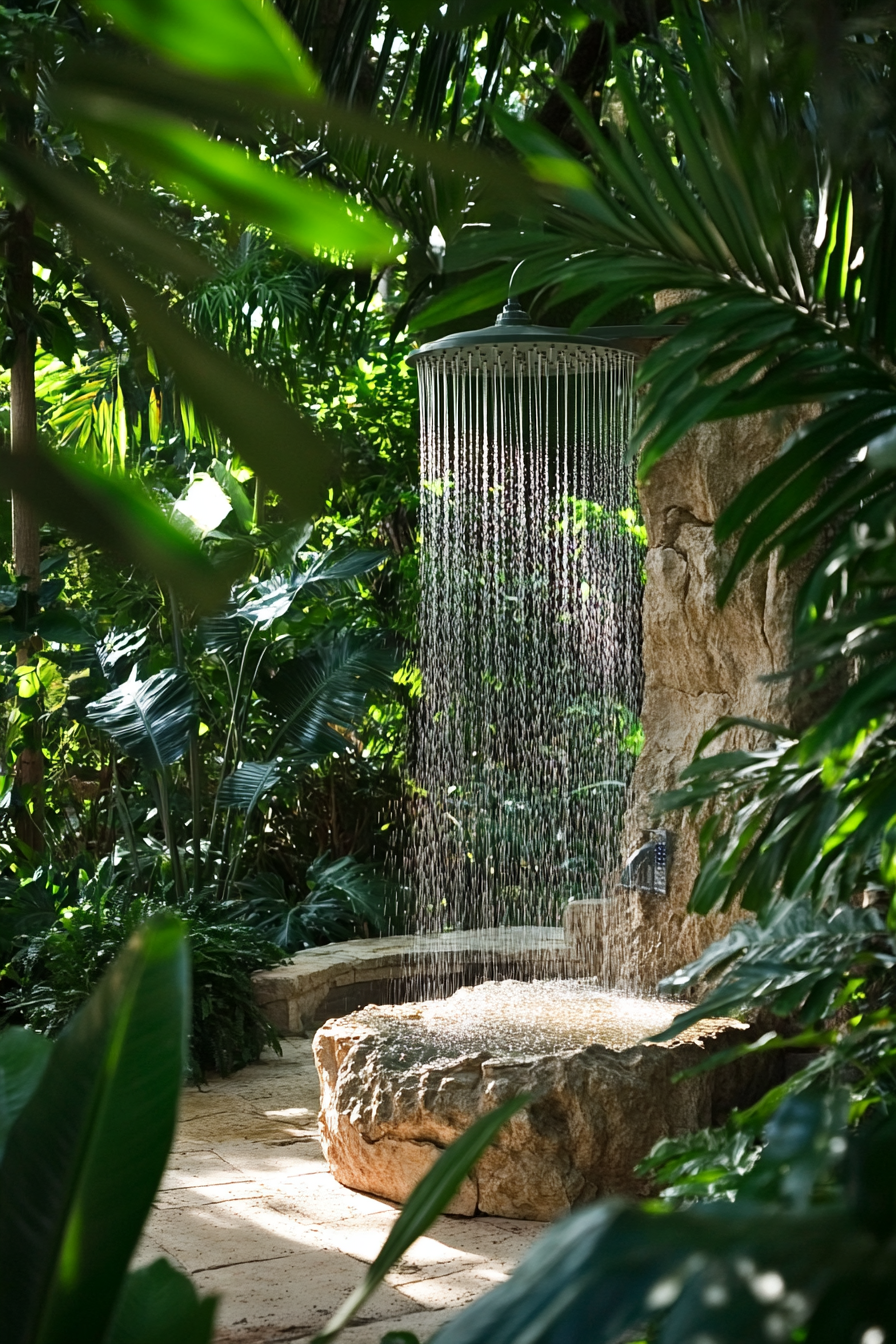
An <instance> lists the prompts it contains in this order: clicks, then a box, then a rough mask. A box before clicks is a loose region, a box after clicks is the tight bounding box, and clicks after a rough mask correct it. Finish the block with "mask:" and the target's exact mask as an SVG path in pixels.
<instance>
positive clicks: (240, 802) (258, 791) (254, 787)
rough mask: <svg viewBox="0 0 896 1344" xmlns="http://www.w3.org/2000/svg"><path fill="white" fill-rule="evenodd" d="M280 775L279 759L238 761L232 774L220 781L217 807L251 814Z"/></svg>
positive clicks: (280, 762)
mask: <svg viewBox="0 0 896 1344" xmlns="http://www.w3.org/2000/svg"><path fill="white" fill-rule="evenodd" d="M282 773H283V762H282V761H281V759H280V758H279V757H277V759H276V760H273V761H240V763H239V765H238V766H237V767H236V769H235V770H234V772H233V774H230V775H228V776H227V777H226V779H222V781H221V787H220V788H219V789H218V799H217V801H218V804H219V806H220V807H236V808H239V810H240V811H241V812H246V813H248V812H251V811H252V810H253V808H254V807H255V806H256V805H257V803H258V802H259V801H260V800H261V799H262V798H263V797H264V796H265V794H267V793H270V791H271V789H273V788H275V787H276V785H277V784H278V783H279V781H280V776H281V774H282Z"/></svg>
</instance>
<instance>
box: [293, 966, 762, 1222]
mask: <svg viewBox="0 0 896 1344" xmlns="http://www.w3.org/2000/svg"><path fill="white" fill-rule="evenodd" d="M680 1011H681V1005H678V1004H670V1003H668V1002H666V1003H664V1002H659V1001H657V1000H647V999H624V998H619V997H616V996H614V995H610V994H605V993H600V992H598V991H597V990H596V989H595V988H594V986H593V985H591V984H589V983H588V982H583V981H542V982H535V983H529V984H525V983H521V982H518V981H502V982H500V983H497V984H496V983H490V984H485V985H479V986H476V987H475V988H472V989H462V990H460V991H458V993H456V994H454V995H452V997H451V998H449V999H443V1000H435V1001H432V1002H429V1003H422V1004H420V1003H418V1004H403V1005H400V1006H397V1007H375V1006H370V1007H368V1008H365V1009H362V1010H361V1011H359V1012H356V1013H352V1014H351V1015H350V1016H348V1017H343V1018H339V1019H337V1020H335V1021H331V1022H328V1023H326V1025H325V1026H323V1027H322V1028H321V1029H320V1031H318V1033H317V1035H316V1037H315V1040H314V1053H315V1060H316V1063H317V1068H318V1073H319V1075H320V1081H321V1112H320V1128H321V1139H322V1143H323V1148H324V1153H325V1155H326V1157H327V1160H328V1162H329V1165H330V1170H331V1172H332V1173H333V1175H334V1176H335V1177H336V1179H337V1180H338V1181H340V1182H341V1183H342V1184H343V1185H347V1186H350V1187H351V1188H352V1189H355V1190H363V1191H367V1192H368V1193H370V1194H374V1195H380V1196H382V1197H385V1198H386V1199H391V1200H396V1201H397V1202H399V1203H400V1202H403V1201H404V1200H405V1199H407V1197H408V1195H409V1194H410V1192H411V1190H412V1189H413V1188H414V1186H415V1184H416V1183H417V1181H419V1179H420V1178H421V1177H422V1176H423V1175H424V1174H425V1173H426V1171H427V1170H428V1169H429V1167H430V1166H431V1165H432V1163H433V1162H434V1161H435V1160H436V1158H437V1157H438V1155H439V1152H440V1151H441V1150H442V1149H443V1148H445V1147H447V1145H448V1144H449V1143H451V1142H452V1141H453V1140H454V1139H456V1138H457V1137H458V1136H459V1135H460V1134H462V1133H463V1132H464V1130H466V1129H467V1128H468V1127H469V1125H470V1124H472V1122H473V1121H474V1120H475V1119H477V1117H478V1116H480V1115H483V1114H485V1113H486V1112H488V1111H491V1110H493V1109H494V1108H495V1107H496V1106H498V1105H500V1104H501V1102H503V1101H506V1100H507V1099H508V1098H510V1097H515V1096H518V1095H520V1094H521V1093H527V1094H528V1095H529V1096H530V1097H531V1101H530V1102H529V1104H528V1105H527V1106H526V1107H525V1109H524V1110H522V1111H521V1112H519V1113H518V1114H517V1115H516V1116H515V1117H514V1118H513V1119H512V1120H511V1121H510V1122H509V1123H508V1124H507V1125H506V1126H505V1127H504V1129H503V1130H502V1131H501V1133H500V1135H499V1136H498V1139H497V1141H496V1143H495V1144H494V1145H493V1146H492V1147H491V1148H490V1149H489V1150H488V1152H487V1153H486V1154H485V1156H484V1157H483V1158H482V1160H481V1161H480V1162H479V1164H478V1165H477V1167H476V1169H475V1170H474V1171H473V1173H472V1174H471V1175H470V1176H468V1177H467V1178H466V1180H465V1181H464V1184H463V1186H462V1188H461V1190H460V1191H459V1193H458V1195H457V1197H456V1198H455V1200H454V1201H453V1203H452V1205H451V1206H450V1207H449V1210H448V1212H449V1213H455V1214H466V1215H472V1214H474V1213H476V1212H477V1211H478V1212H480V1213H490V1214H498V1215H500V1216H503V1217H507V1218H529V1219H540V1220H547V1219H551V1218H554V1217H556V1216H557V1215H558V1214H561V1213H564V1212H566V1211H568V1210H569V1209H572V1208H574V1207H576V1205H579V1204H583V1203H587V1202H588V1201H590V1200H593V1199H595V1198H597V1197H598V1196H601V1195H607V1194H620V1193H622V1194H632V1195H637V1194H643V1193H646V1191H647V1185H646V1183H645V1182H644V1181H643V1180H640V1179H639V1178H638V1177H636V1176H635V1174H634V1167H635V1164H636V1163H637V1162H638V1161H639V1159H640V1158H642V1157H643V1156H645V1154H646V1153H647V1152H649V1150H650V1148H651V1147H652V1146H653V1144H654V1143H655V1142H656V1141H657V1140H658V1139H659V1138H661V1137H663V1136H664V1135H674V1134H681V1133H685V1132H687V1131H691V1130H695V1129H700V1128H701V1127H703V1126H706V1125H709V1124H711V1123H714V1122H716V1121H718V1120H719V1119H720V1118H721V1116H722V1115H723V1114H725V1113H727V1111H728V1110H730V1108H731V1107H732V1106H733V1105H735V1104H744V1103H746V1102H749V1101H752V1100H754V1099H755V1098H756V1097H758V1096H759V1095H761V1093H762V1091H764V1090H765V1088H766V1087H767V1086H768V1085H769V1083H770V1082H772V1081H774V1078H773V1074H772V1069H773V1067H774V1066H771V1065H768V1064H767V1063H766V1062H765V1060H766V1057H764V1056H760V1057H759V1061H761V1062H757V1059H756V1058H755V1057H754V1058H753V1059H752V1060H750V1061H749V1064H747V1062H746V1061H743V1062H741V1063H739V1064H735V1065H729V1066H726V1067H725V1068H723V1069H721V1070H718V1071H714V1072H710V1073H703V1074H699V1075H698V1076H696V1077H693V1078H687V1079H684V1080H682V1081H680V1082H677V1083H673V1081H672V1079H673V1076H674V1075H675V1074H677V1073H679V1072H680V1071H681V1070H682V1069H688V1068H691V1067H693V1066H694V1065H696V1064H699V1063H700V1062H701V1061H702V1060H703V1059H705V1057H706V1055H707V1054H708V1053H710V1052H713V1051H716V1050H720V1049H728V1048H730V1047H731V1046H732V1045H734V1044H736V1043H739V1042H740V1041H742V1040H743V1038H744V1032H745V1031H746V1030H747V1028H746V1027H744V1025H743V1024H742V1023H738V1022H732V1021H727V1020H725V1021H723V1020H711V1021H707V1022H703V1023H701V1024H700V1025H699V1026H698V1027H694V1028H691V1029H690V1030H688V1031H685V1032H683V1033H682V1034H681V1035H680V1036H677V1037H676V1038H675V1039H674V1040H673V1041H670V1042H668V1043H666V1044H663V1045H657V1044H650V1043H646V1042H645V1040H644V1038H645V1037H646V1036H649V1035H653V1034H656V1033H657V1032H660V1031H662V1030H664V1029H665V1028H666V1027H667V1026H669V1025H670V1024H671V1022H672V1021H673V1020H674V1017H675V1015H676V1013H677V1012H680Z"/></svg>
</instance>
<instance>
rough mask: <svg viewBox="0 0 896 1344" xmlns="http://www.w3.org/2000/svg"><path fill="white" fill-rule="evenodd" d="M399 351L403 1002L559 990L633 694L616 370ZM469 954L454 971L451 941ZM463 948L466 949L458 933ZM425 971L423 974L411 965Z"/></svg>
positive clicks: (611, 844) (562, 352)
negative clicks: (414, 625) (408, 775)
mask: <svg viewBox="0 0 896 1344" xmlns="http://www.w3.org/2000/svg"><path fill="white" fill-rule="evenodd" d="M438 344H439V343H437V346H436V348H433V349H431V351H430V352H429V353H426V352H425V351H424V352H421V353H420V354H419V355H418V356H417V360H416V362H417V369H418V374H419V383H420V407H421V477H422V536H423V552H422V598H421V609H420V627H421V648H420V662H421V669H422V676H423V713H422V721H421V723H420V727H419V733H418V749H417V760H416V771H415V777H416V783H417V786H418V795H417V800H416V801H417V817H416V833H415V841H414V847H413V873H412V881H413V884H414V888H415V891H416V910H417V932H418V934H419V935H421V938H423V939H426V940H427V944H428V945H431V944H429V941H428V936H431V935H433V934H447V935H454V936H446V937H445V938H440V939H439V940H438V942H439V953H438V956H436V957H430V958H429V959H428V961H426V962H425V965H426V967H427V969H426V970H425V971H423V972H421V976H422V977H423V981H422V983H420V985H419V997H421V998H432V997H439V996H440V995H441V994H444V993H446V992H451V990H453V989H454V988H456V987H457V985H459V984H463V983H470V982H471V980H488V979H497V978H501V977H502V976H505V975H507V974H508V973H512V974H516V975H518V976H519V977H520V978H521V979H544V978H546V977H551V976H561V975H567V976H568V975H570V974H572V975H575V974H577V973H580V971H577V969H576V967H574V966H571V965H570V964H569V961H568V959H564V955H563V942H562V921H563V912H564V909H565V907H566V906H567V904H568V902H569V901H570V900H591V901H600V902H602V905H601V906H600V907H595V908H596V909H599V910H604V909H605V910H606V912H607V913H606V916H605V918H604V923H605V925H606V928H605V931H604V940H605V941H606V942H607V944H608V946H609V944H610V943H612V942H613V941H614V939H615V941H616V943H618V944H619V945H618V947H616V949H615V953H614V954H613V955H611V956H608V957H606V958H605V967H606V969H605V971H604V972H602V978H603V982H605V983H604V987H607V988H609V987H612V985H611V984H610V981H614V980H616V979H617V978H618V976H617V972H618V967H615V968H614V965H613V962H614V959H615V962H619V961H620V960H621V959H624V955H625V949H624V946H623V943H624V931H621V930H619V929H618V928H616V929H615V931H614V926H613V920H612V909H613V905H614V898H613V883H614V880H615V877H616V876H617V875H618V871H619V860H620V855H619V833H620V825H621V819H622V815H623V811H624V807H625V801H626V792H627V787H628V784H629V780H630V777H631V771H632V768H633V764H634V748H635V742H636V735H637V726H638V714H639V710H640V697H641V658H640V597H641V564H642V549H641V542H640V539H639V529H638V525H637V524H638V519H637V513H636V509H635V502H634V484H633V473H632V468H631V466H630V464H629V463H628V462H627V461H626V457H625V449H626V446H627V441H628V438H629V434H630V427H631V417H632V378H633V369H634V357H633V356H632V355H631V354H629V353H627V352H625V351H624V350H621V349H615V348H609V347H607V346H606V345H598V344H595V343H593V342H592V343H588V342H586V341H584V340H582V341H577V340H576V338H575V337H569V336H565V338H564V339H561V340H555V341H544V340H541V341H539V342H534V341H524V340H521V341H519V342H518V343H514V342H512V341H510V340H508V339H505V340H504V342H503V343H500V342H496V343H490V342H488V341H483V342H482V343H479V344H464V345H462V346H461V347H460V348H447V349H444V348H442V349H440V348H438ZM471 930H479V931H489V932H488V933H487V935H486V936H483V937H481V938H479V939H478V940H476V947H477V951H476V953H475V957H474V960H475V963H476V964H475V966H471V964H470V963H471V954H470V951H469V947H470V941H469V931H471ZM464 935H466V936H464ZM421 964H424V963H423V962H421Z"/></svg>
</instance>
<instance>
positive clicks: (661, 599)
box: [618, 292, 807, 988]
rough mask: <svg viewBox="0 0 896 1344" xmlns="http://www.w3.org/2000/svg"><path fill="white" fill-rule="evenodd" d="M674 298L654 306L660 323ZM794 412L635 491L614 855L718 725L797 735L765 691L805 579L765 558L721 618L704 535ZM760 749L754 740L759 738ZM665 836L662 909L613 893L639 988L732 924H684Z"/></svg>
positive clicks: (795, 689) (701, 435) (689, 841)
mask: <svg viewBox="0 0 896 1344" xmlns="http://www.w3.org/2000/svg"><path fill="white" fill-rule="evenodd" d="M679 297H680V296H679V295H677V294H674V293H672V292H670V293H668V294H663V295H658V296H657V309H658V311H662V309H663V308H664V307H668V306H669V304H670V303H671V302H674V301H676V300H677V299H678V298H679ZM806 415H807V412H806V411H805V410H802V411H800V412H799V414H797V413H790V414H766V415H755V416H748V417H744V418H743V419H739V420H734V421H724V422H720V423H717V424H706V425H700V426H698V427H697V428H696V429H694V430H693V431H692V432H691V433H689V434H688V435H686V437H685V438H684V439H682V441H681V442H680V443H679V444H677V445H676V447H675V448H674V449H673V450H672V451H671V452H670V453H668V454H667V455H666V456H665V457H664V458H663V459H662V460H661V461H660V462H659V463H658V464H657V466H656V467H655V468H654V470H653V471H652V472H651V475H650V477H649V478H648V480H647V481H646V482H644V483H643V484H642V485H641V487H640V499H641V508H642V511H643V514H644V520H645V523H646V526H647V539H648V551H647V557H646V570H647V586H646V590H645V594H644V608H643V619H644V644H643V648H644V655H643V656H644V705H643V712H642V722H643V726H644V738H645V744H644V750H643V752H642V754H641V757H640V759H639V761H638V765H637V768H636V770H635V776H634V781H633V788H632V801H631V804H630V808H629V811H628V814H627V817H626V827H625V852H626V853H630V852H632V851H633V850H635V849H636V848H637V847H638V846H639V845H640V844H642V843H643V842H644V841H646V840H647V838H648V835H647V832H648V830H649V828H650V827H651V826H655V825H657V821H656V818H655V817H654V814H653V799H654V798H655V796H656V795H657V794H659V793H663V792H665V791H666V790H668V789H671V788H674V787H676V785H677V783H678V778H679V775H680V773H681V771H682V770H683V769H684V767H685V766H686V765H688V764H689V763H690V761H691V760H692V759H693V757H694V754H695V752H696V750H697V745H698V743H699V741H700V738H701V737H702V736H703V734H704V733H705V732H706V730H707V729H708V728H711V727H712V726H713V725H714V724H715V723H716V721H717V720H718V719H720V718H722V717H723V716H726V715H738V716H744V717H750V718H755V719H758V720H760V721H763V722H766V723H768V722H771V723H777V724H782V725H784V726H785V727H799V726H800V724H801V723H802V722H803V721H804V718H805V715H806V710H807V704H806V699H805V696H804V695H802V694H801V688H800V685H799V684H798V683H797V682H796V681H795V680H794V679H791V678H785V679H782V680H777V681H767V680H763V678H767V677H769V676H771V675H775V674H779V673H781V672H782V671H784V670H785V669H786V668H787V667H788V665H789V663H790V658H791V631H792V622H793V613H794V605H795V600H796V596H797V592H798V590H799V587H800V584H801V583H802V581H803V578H804V577H805V566H800V565H797V566H793V567H791V568H788V569H782V568H781V567H780V566H779V564H778V561H777V556H776V555H772V556H771V557H770V558H769V559H767V560H764V561H761V562H758V563H753V564H751V565H750V566H749V567H748V568H747V570H746V571H745V573H744V574H743V575H742V577H741V579H740V581H739V583H738V585H737V587H736V589H735V591H734V593H733V594H732V597H731V598H730V599H729V601H728V603H727V605H726V606H725V607H724V608H723V609H721V610H720V609H719V608H718V606H717V605H716V591H717V585H718V582H719V579H720V578H721V576H722V575H723V574H724V572H725V570H726V568H727V564H728V561H729V560H730V558H731V555H732V553H733V548H732V547H731V546H730V545H726V546H724V547H720V546H719V545H718V543H717V542H716V540H715V537H714V535H713V526H714V524H715V522H716V520H717V519H718V517H719V516H720V514H721V513H722V511H723V509H724V508H725V507H726V506H727V505H728V504H729V503H730V502H731V500H732V499H733V497H734V496H735V495H736V494H737V492H738V491H739V490H740V489H741V487H742V486H743V485H744V484H745V483H746V482H747V481H748V480H750V479H751V478H752V477H753V476H754V475H755V474H756V472H757V471H759V470H760V469H761V468H762V467H764V466H765V465H766V464H767V463H769V462H770V461H771V460H772V459H773V458H774V457H775V456H776V455H777V453H778V451H779V449H780V446H781V444H782V443H783V442H784V440H785V439H786V438H787V436H788V435H789V434H790V433H792V432H793V430H794V429H796V428H797V427H798V425H799V424H800V423H801V421H802V420H803V419H805V418H806ZM764 740H767V739H764ZM762 741H763V736H762V735H761V734H759V733H757V732H755V731H751V730H747V729H735V730H732V731H730V732H729V733H727V734H726V735H725V736H724V737H722V738H719V739H718V740H717V742H716V743H715V744H714V746H713V747H712V748H711V750H713V751H722V750H730V749H732V748H733V747H747V748H753V747H755V746H757V745H759V744H760V743H761V742H762ZM665 824H666V825H667V826H669V827H670V829H671V830H672V832H673V850H672V855H671V861H670V865H669V892H668V895H667V897H666V898H665V899H659V898H655V897H652V896H645V895H634V894H628V893H622V892H620V893H619V896H618V901H619V905H620V910H621V918H622V923H623V924H624V926H625V929H626V931H627V932H626V936H627V938H628V939H630V945H631V947H632V949H633V951H634V953H635V959H636V961H637V964H638V968H639V983H640V985H641V986H643V987H646V988H650V987H652V986H654V985H655V984H656V982H657V981H658V980H659V979H660V978H661V977H662V976H663V975H667V974H668V973H669V972H670V971H672V970H674V969H676V968H678V967H680V966H682V965H684V964H685V963H686V962H688V961H690V960H692V959H693V958H694V957H696V956H697V955H699V953H700V952H701V951H702V950H703V949H704V948H705V947H706V946H707V945H708V944H709V943H710V942H712V941H713V940H714V939H715V938H718V937H720V936H721V935H722V934H723V933H724V932H725V931H726V930H727V928H728V927H729V926H730V923H731V921H732V919H733V918H736V917H737V915H736V914H733V915H731V916H730V917H728V916H726V917H711V918H708V919H704V918H702V917H699V916H692V915H688V914H687V910H686V907H687V903H688V900H689V898H690V894H691V890H692V888H693V884H694V880H695V878H696V875H697V871H698V867H699V861H698V831H699V824H698V823H695V822H693V821H692V820H691V819H690V818H689V817H687V816H685V815H683V814H682V813H675V814H673V815H671V816H669V817H667V818H666V819H665Z"/></svg>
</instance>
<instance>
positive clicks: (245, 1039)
mask: <svg viewBox="0 0 896 1344" xmlns="http://www.w3.org/2000/svg"><path fill="white" fill-rule="evenodd" d="M170 905H171V901H170V893H169V891H168V888H167V886H166V885H165V884H163V883H162V882H161V881H159V880H157V878H156V877H155V875H154V874H153V873H152V872H151V873H150V874H148V876H147V879H146V882H145V894H143V895H141V896H133V895H131V894H130V891H129V884H128V883H126V882H124V881H123V880H122V879H121V877H120V876H119V875H118V874H116V873H115V870H114V868H113V867H112V864H111V863H110V862H104V863H102V864H101V865H100V866H99V868H98V869H97V871H96V873H94V874H92V875H86V874H84V872H83V871H80V872H79V871H78V870H75V871H73V872H71V873H66V874H61V875H60V874H59V873H57V872H55V871H54V869H53V868H52V867H51V866H48V867H46V868H43V869H38V870H37V871H36V872H35V874H34V876H33V877H32V878H30V879H29V880H28V881H26V882H24V883H21V884H17V883H15V882H14V881H13V880H11V879H6V880H5V882H4V885H3V887H2V888H0V964H2V970H0V1015H2V1016H0V1021H2V1022H3V1024H12V1023H17V1024H20V1025H27V1026H30V1027H32V1028H33V1029H34V1030H35V1031H39V1032H43V1033H45V1034H47V1035H50V1036H55V1035H57V1034H58V1033H59V1031H60V1030H61V1029H62V1027H63V1026H65V1024H66V1023H67V1022H68V1020H69V1019H70V1018H71V1017H72V1016H73V1014H74V1013H75V1012H76V1011H77V1009H78V1008H79V1007H80V1006H81V1004H82V1003H83V1002H84V1001H85V1000H86V999H87V998H88V997H89V995H90V994H91V992H92V991H93V988H94V987H95V985H96V984H97V982H98V981H99V979H100V977H101V976H102V974H103V972H104V971H105V969H106V968H107V966H109V965H110V964H111V962H112V961H113V960H114V958H115V957H116V956H117V954H118V952H119V950H120V949H121V947H122V945H123V944H124V943H125V942H126V941H127V939H128V938H129V937H130V935H131V934H132V933H133V932H134V930H135V929H136V928H137V927H138V926H139V925H140V924H141V923H142V922H144V921H145V920H146V918H147V917H148V916H149V915H151V914H152V913H153V912H155V911H157V910H161V909H165V908H168V907H169V906H170ZM179 913H180V914H181V915H182V917H183V918H184V920H185V922H186V925H187V930H188V938H189V943H190V948H191V951H192V954H193V1020H192V1029H191V1034H190V1052H189V1073H190V1076H191V1077H192V1078H193V1079H194V1081H197V1082H198V1081H200V1080H201V1079H202V1078H203V1077H204V1075H205V1072H206V1071H207V1070H209V1069H214V1070H217V1071H218V1072H219V1073H223V1074H227V1073H230V1072H232V1071H233V1070H234V1069H238V1068H242V1066H243V1065H245V1064H248V1063H250V1062H251V1061H252V1060H255V1059H258V1057H259V1055H260V1054H261V1051H262V1050H263V1049H264V1048H265V1046H270V1047H271V1048H273V1049H275V1050H277V1051H279V1048H280V1047H279V1041H278V1037H277V1034H276V1032H275V1031H274V1029H273V1027H272V1026H271V1025H270V1023H269V1022H268V1021H267V1019H266V1018H265V1017H264V1015H263V1014H262V1012H261V1011H260V1009H259V1008H258V1006H257V1004H256V1003H255V999H254V997H253V994H252V981H251V975H252V972H253V971H257V970H261V969H264V968H266V967H269V966H274V965H276V964H277V962H279V961H281V960H283V958H284V956H285V953H284V952H283V951H282V950H281V949H280V948H279V947H276V946H275V945H274V944H273V943H271V942H269V941H268V940H267V939H266V938H265V937H264V936H263V935H262V934H260V933H259V932H257V931H256V930H255V929H252V928H250V927H248V926H246V925H237V924H232V923H227V922H225V921H224V920H222V918H221V914H220V911H219V910H218V909H216V907H215V906H214V905H213V904H212V903H211V902H209V901H199V902H194V903H192V904H191V905H190V907H189V908H187V909H183V910H181V911H180V912H179Z"/></svg>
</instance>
